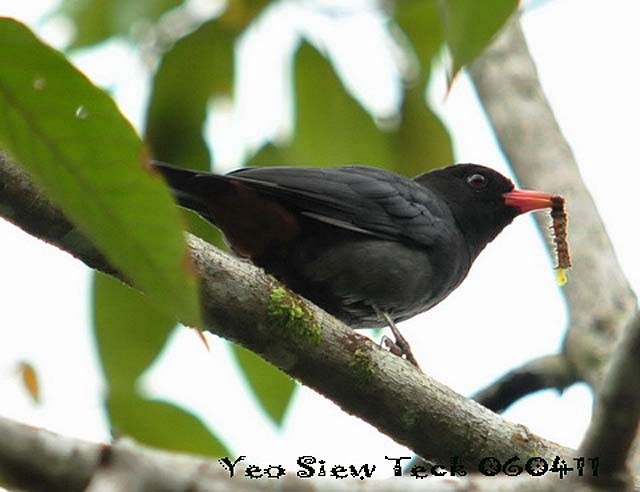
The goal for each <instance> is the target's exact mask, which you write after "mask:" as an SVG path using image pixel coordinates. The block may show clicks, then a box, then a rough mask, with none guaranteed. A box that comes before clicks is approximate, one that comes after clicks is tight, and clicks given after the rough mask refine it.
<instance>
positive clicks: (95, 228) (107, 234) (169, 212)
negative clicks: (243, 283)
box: [0, 18, 200, 326]
mask: <svg viewBox="0 0 640 492" xmlns="http://www.w3.org/2000/svg"><path fill="white" fill-rule="evenodd" d="M0 46H2V47H3V49H2V50H0V66H2V67H4V68H3V70H0V145H2V146H3V147H4V148H5V149H6V150H7V151H8V152H9V153H11V154H12V155H13V157H14V158H15V159H16V161H18V162H19V163H20V164H22V165H23V166H24V167H25V168H26V169H27V170H29V171H30V172H31V173H32V174H33V176H34V178H35V179H36V181H38V182H39V183H40V185H41V186H42V187H43V189H44V190H45V191H46V192H47V194H48V195H49V196H50V197H51V199H52V200H53V201H54V202H55V203H57V204H58V205H59V206H60V207H61V208H62V210H63V211H64V212H65V214H66V215H67V216H68V217H69V218H70V219H71V220H73V221H74V222H75V223H76V224H78V225H79V227H80V228H81V229H82V230H83V231H84V232H85V233H86V234H87V235H88V236H89V237H90V238H91V239H92V240H93V242H94V243H95V245H96V246H97V247H98V248H99V249H100V250H101V251H102V252H103V253H104V254H105V255H106V257H107V258H108V259H109V261H110V262H111V263H112V264H113V265H114V266H115V267H116V268H117V269H118V270H120V271H121V272H122V273H123V274H124V275H125V277H126V278H128V279H129V280H131V281H132V283H133V284H134V286H136V287H137V288H139V289H140V290H142V291H143V292H145V293H146V294H147V295H148V296H149V297H150V298H151V299H152V300H153V301H154V302H155V303H156V305H157V306H160V307H161V309H163V310H164V311H165V312H166V313H168V314H170V315H172V316H177V317H179V319H181V320H182V321H183V322H185V323H188V324H190V325H193V326H200V311H199V306H198V288H197V287H198V286H197V280H196V277H195V275H194V274H193V272H192V270H191V267H190V263H189V256H188V252H187V248H186V245H185V241H184V236H183V233H182V230H181V224H180V218H179V214H178V210H177V208H176V207H175V205H174V203H173V201H172V199H171V197H170V195H169V191H168V190H167V188H166V186H164V183H163V182H162V180H161V179H160V177H159V176H157V175H156V174H155V173H152V172H151V171H150V170H149V168H148V165H147V153H146V151H145V149H144V147H143V145H142V143H141V141H140V139H139V138H138V136H137V135H136V133H135V131H134V130H133V128H132V127H131V125H130V124H129V122H128V121H127V120H126V119H125V118H124V117H123V116H122V114H120V112H119V111H118V108H117V107H116V105H115V103H114V102H113V101H112V100H111V99H110V98H109V96H107V94H105V93H104V91H102V90H100V89H98V88H96V87H95V86H93V85H92V84H91V83H90V82H89V81H88V80H87V79H86V77H85V76H84V75H82V74H81V73H80V72H78V71H77V70H76V69H75V68H74V67H73V66H72V65H71V64H70V63H69V62H68V61H67V60H66V59H65V58H64V57H63V56H62V55H61V54H60V53H58V52H56V51H55V50H53V49H51V48H50V47H48V46H46V45H45V44H43V43H42V42H40V41H39V40H38V39H37V38H36V37H35V36H34V35H33V33H31V32H30V31H29V30H28V29H27V28H26V27H25V26H24V25H22V24H20V23H18V22H16V21H14V20H11V19H6V18H4V19H0Z"/></svg>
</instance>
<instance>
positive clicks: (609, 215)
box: [0, 0, 640, 469]
mask: <svg viewBox="0 0 640 492" xmlns="http://www.w3.org/2000/svg"><path fill="white" fill-rule="evenodd" d="M53 3H54V2H52V1H50V0H46V1H45V0H21V1H20V2H17V1H9V0H0V15H10V16H15V17H17V18H19V19H22V20H24V21H26V22H27V23H29V24H30V25H31V26H32V27H35V28H36V29H37V30H38V32H39V33H40V34H41V35H42V36H43V37H44V38H45V39H48V40H50V41H51V42H52V43H53V44H55V45H56V46H60V45H62V43H63V42H64V35H61V34H60V32H64V25H61V23H60V22H49V23H47V22H42V21H40V20H39V19H40V18H41V17H42V15H43V14H44V13H46V12H47V10H48V7H47V5H48V4H49V5H51V4H53ZM535 5H536V7H535V8H532V9H531V10H530V11H529V12H528V13H527V14H526V15H525V16H524V19H523V24H524V29H525V32H526V35H527V39H528V41H529V44H530V49H531V51H532V53H533V55H534V58H535V59H536V62H537V64H538V69H539V72H540V76H541V79H542V82H543V85H544V88H545V90H546V92H547V95H548V97H549V99H550V101H551V103H552V105H553V108H554V111H555V112H556V116H557V117H558V120H559V122H560V125H561V127H562V129H563V130H564V132H565V134H566V136H567V138H568V139H569V141H570V143H571V145H572V147H573V149H574V152H575V153H576V155H577V158H578V161H579V163H580V165H581V170H582V172H583V175H584V178H585V180H586V182H587V183H588V185H589V186H590V188H591V191H592V193H593V194H594V197H595V199H596V202H597V204H598V207H599V210H600V211H601V213H602V215H603V218H604V220H605V222H606V224H607V227H608V230H609V232H610V234H611V237H612V239H613V242H614V244H615V247H616V249H617V252H618V254H619V257H620V262H621V264H622V266H623V268H624V269H625V271H626V273H627V275H628V276H629V278H630V279H631V281H632V283H633V285H634V286H635V288H636V291H637V289H638V286H640V260H639V259H638V255H637V251H638V250H640V239H639V238H638V234H637V233H636V232H635V231H634V229H635V227H634V226H635V225H636V224H637V214H638V207H637V205H635V204H634V203H633V202H632V198H633V197H634V196H636V195H637V191H636V186H637V183H638V182H640V166H639V164H640V163H639V162H638V149H637V143H636V142H637V131H638V124H637V121H638V114H640V93H639V91H638V87H640V74H639V72H638V63H637V47H638V46H640V33H639V31H638V29H637V23H638V19H640V2H637V0H549V1H546V2H544V1H543V2H535ZM369 21H370V22H372V23H375V20H371V19H370V20H369ZM61 27H62V30H61ZM320 28H321V27H320ZM374 41H375V40H372V41H371V42H374ZM0 49H1V47H0ZM243 49H249V50H250V48H246V47H243ZM100 51H101V56H105V57H107V59H109V57H110V59H111V60H114V59H117V64H115V63H109V62H107V63H105V62H104V61H102V62H100V63H96V62H94V61H93V60H94V59H95V57H96V55H95V53H94V54H90V53H85V54H81V55H80V56H78V57H76V58H75V59H74V60H75V62H76V63H77V64H78V65H79V66H81V67H82V69H83V70H85V71H86V72H87V73H88V75H90V76H91V77H92V78H93V79H94V80H96V81H97V82H98V83H101V84H103V85H106V86H108V87H110V88H112V89H114V90H115V95H116V100H117V101H118V103H119V105H120V106H121V108H122V110H123V112H125V114H127V115H128V116H129V118H131V120H132V121H133V122H134V124H136V125H138V127H139V125H140V114H141V109H142V107H143V104H144V97H145V93H144V78H143V76H142V73H143V72H142V68H141V65H140V63H139V62H138V61H137V59H136V58H135V56H134V55H133V54H132V53H131V52H129V51H128V50H127V49H126V48H125V47H123V46H122V45H114V46H109V47H104V48H102V49H101V50H100ZM114 66H118V67H119V69H118V70H117V71H114V70H113V67H114ZM387 90H388V89H385V87H384V86H383V85H380V86H376V88H372V89H370V91H369V92H368V93H365V94H364V95H363V97H364V98H365V99H366V98H367V97H368V96H369V98H371V95H372V94H377V95H380V94H381V93H384V91H387ZM367 94H368V96H367ZM443 95H444V79H443V78H442V77H441V78H440V80H439V81H436V82H435V83H434V86H433V87H432V90H431V96H432V99H433V101H434V102H435V103H436V104H437V106H438V109H439V112H440V114H441V115H442V117H443V118H444V120H445V121H446V122H447V124H448V125H449V127H450V128H451V129H452V132H453V134H454V136H455V148H456V158H457V160H458V161H462V162H469V161H471V162H480V163H484V164H490V165H492V166H493V167H495V168H497V169H498V170H501V171H503V172H508V171H507V170H506V167H505V163H504V161H503V157H502V156H501V154H500V152H499V151H498V149H497V148H496V146H495V141H494V138H493V136H492V134H491V132H490V130H489V128H488V126H487V122H486V120H485V117H484V115H483V113H482V111H481V109H480V108H479V106H478V104H477V101H476V99H475V95H474V93H473V91H472V90H471V88H470V85H469V82H468V80H467V78H466V77H460V79H459V80H458V81H457V82H456V84H455V86H454V88H453V90H452V92H451V94H450V95H449V96H448V97H447V98H446V99H444V98H443ZM394 97H395V96H394V94H393V91H392V90H390V91H389V92H388V93H387V94H386V97H385V96H384V94H383V95H382V96H381V97H380V99H381V100H382V102H380V101H378V102H377V103H376V104H380V106H379V108H378V109H379V111H381V112H384V108H385V104H386V105H387V107H388V106H389V105H392V104H393V98H394ZM373 99H376V97H373ZM367 100H370V99H367ZM280 123H281V121H280ZM272 124H273V120H270V121H267V122H264V121H263V122H259V123H257V124H256V127H254V128H253V129H251V130H250V136H251V135H252V138H254V139H255V138H257V137H256V135H258V134H260V132H261V131H264V128H265V127H267V126H268V125H272ZM260 125H263V126H260ZM251 132H253V133H251ZM226 152H228V154H227V155H229V156H234V153H233V152H234V151H233V149H226ZM230 159H231V158H230ZM571 227H572V228H578V227H580V224H576V223H572V224H571ZM0 239H1V244H2V249H3V254H2V255H0V275H1V277H0V278H1V279H2V281H1V282H0V299H1V301H0V302H1V309H0V326H2V329H0V347H2V348H1V350H0V402H2V404H1V405H0V413H1V414H3V415H6V416H10V417H13V418H16V419H19V420H23V421H26V422H29V423H32V424H34V425H42V426H45V427H47V428H50V429H53V430H56V431H59V432H62V433H65V434H68V435H74V436H79V437H84V438H88V439H104V438H106V436H107V430H106V427H105V424H104V420H103V418H102V414H101V409H100V396H99V395H100V394H99V391H100V376H99V369H98V368H97V365H96V363H95V361H94V359H93V345H92V343H93V342H92V339H91V335H90V332H89V329H88V327H89V323H90V321H89V318H90V316H89V306H88V301H87V288H88V280H89V271H88V269H86V268H85V267H84V266H83V265H82V264H80V263H79V262H77V261H75V260H73V259H71V257H69V256H68V255H66V254H64V253H62V252H59V251H58V250H56V249H55V248H52V247H51V246H47V245H44V244H43V243H41V242H39V241H37V240H35V239H33V238H31V237H29V236H27V235H26V234H24V233H22V232H20V231H19V230H17V229H16V228H15V227H13V226H12V225H10V224H8V223H7V222H4V221H2V220H0ZM570 281H571V279H570ZM565 323H566V314H565V311H564V306H563V302H562V298H561V296H560V293H559V289H558V287H557V286H556V285H555V280H554V275H553V271H552V269H551V262H550V260H549V259H548V257H547V255H546V253H545V251H544V249H543V243H542V239H541V238H540V237H539V236H538V234H537V232H536V231H535V229H534V227H533V221H532V220H531V218H520V219H518V220H516V222H515V223H514V224H513V225H511V226H509V227H508V228H507V229H506V230H505V231H504V232H503V233H502V234H501V235H500V237H499V238H498V239H497V240H496V241H495V242H494V243H492V244H491V245H489V247H488V248H487V250H486V251H485V252H484V253H483V254H482V255H481V256H480V258H479V259H478V261H477V262H476V264H475V266H474V268H473V269H472V272H471V274H470V275H469V277H468V279H467V280H466V281H465V282H464V283H463V285H462V286H461V287H460V288H459V289H458V290H457V291H456V292H455V293H454V294H452V295H451V296H450V297H449V298H448V299H447V300H446V301H445V302H443V303H442V304H440V305H439V306H437V307H436V308H434V309H433V310H431V311H429V312H428V313H427V314H426V315H423V316H420V317H418V318H416V319H414V320H411V321H409V322H407V323H404V324H403V327H402V328H403V333H404V334H405V335H406V336H407V338H408V339H409V340H410V342H411V343H412V347H413V348H414V351H415V352H416V356H417V357H418V359H419V360H420V362H421V364H422V367H423V368H424V370H425V371H426V372H427V373H428V374H430V375H432V376H433V377H435V378H436V379H438V380H440V381H442V382H444V383H446V384H447V385H449V386H451V387H452V388H454V389H455V390H456V391H459V392H461V393H463V394H470V393H472V392H473V391H475V390H477V389H479V388H481V387H482V386H484V385H486V384H488V383H490V382H491V381H493V380H494V379H495V378H496V377H498V376H499V375H500V374H502V373H503V372H505V371H507V370H509V369H510V368H512V367H514V366H517V365H519V364H521V363H522V362H524V361H526V360H529V359H530V358H533V357H536V356H538V355H542V354H546V353H549V352H554V351H556V350H557V349H558V347H559V345H560V343H561V341H562V337H563V332H564V329H565ZM210 341H211V346H212V351H211V353H207V352H205V351H204V349H203V348H202V344H201V343H200V342H199V341H198V339H197V338H196V337H194V336H193V335H192V334H190V333H185V332H180V333H178V334H177V335H176V336H175V337H174V344H173V345H172V347H171V349H170V350H169V351H168V352H167V353H165V354H164V356H163V357H162V359H161V361H160V362H159V363H158V364H157V366H156V367H155V369H154V371H153V373H152V375H151V376H150V377H149V378H147V387H149V388H152V390H153V391H154V392H155V393H156V394H158V395H162V396H166V397H170V398H173V399H176V400H177V401H180V402H183V403H184V404H185V405H186V406H187V407H188V408H191V409H192V410H193V411H194V412H196V413H197V414H198V415H200V416H201V417H202V418H203V419H205V420H206V421H207V422H209V423H210V425H211V426H212V428H214V429H215V431H216V432H217V433H219V435H220V436H221V437H223V438H224V439H225V441H226V442H227V443H228V444H229V446H230V449H231V450H232V451H233V452H235V453H238V454H246V455H248V456H249V459H252V458H253V459H254V460H255V461H256V462H258V463H260V462H263V463H265V462H266V461H265V460H268V461H269V462H275V461H278V460H279V461H280V462H282V463H293V462H294V461H295V459H296V458H297V456H300V455H302V454H314V453H315V454H316V456H318V457H324V458H325V459H327V460H328V461H329V462H334V463H345V462H349V463H351V462H355V463H364V462H368V463H379V464H380V465H381V466H384V467H385V469H387V468H389V467H388V465H387V464H386V463H385V462H384V455H385V454H388V455H392V454H397V453H401V449H402V448H401V447H399V446H398V445H397V444H395V443H393V442H392V441H391V440H390V439H388V438H386V437H385V436H382V435H380V434H378V433H377V432H376V431H375V430H373V429H372V428H371V427H369V426H368V425H367V424H364V423H362V422H360V421H359V420H358V419H355V418H353V417H350V416H348V415H345V414H344V413H343V412H342V411H340V410H339V409H338V408H337V407H336V406H335V405H333V404H332V403H331V402H329V401H327V400H325V399H324V398H322V397H318V395H316V394H315V393H314V392H312V391H310V390H307V389H305V388H302V389H299V390H298V392H297V394H296V396H295V402H294V405H293V407H292V408H291V409H290V410H291V411H290V412H289V413H288V416H287V419H286V425H285V430H284V432H278V431H277V430H276V429H275V428H274V427H273V426H272V425H271V424H270V423H269V422H268V421H267V419H265V418H264V416H262V415H261V414H260V412H259V410H258V408H257V407H256V405H255V404H254V402H253V401H252V396H251V395H250V394H249V393H248V392H247V391H246V388H245V387H244V383H243V381H242V379H241V376H239V375H238V374H237V372H236V371H235V366H234V363H233V362H232V361H231V359H230V356H229V353H228V351H227V350H226V348H225V347H224V344H223V343H222V342H221V341H220V340H219V339H218V338H217V337H213V336H212V337H210ZM19 360H28V361H30V362H31V363H33V365H34V366H35V367H36V369H37V371H38V373H39V376H40V379H41V385H42V390H43V404H42V405H40V406H35V405H33V404H32V403H31V402H30V400H29V398H28V396H27V395H26V392H25V391H24V390H23V389H22V387H21V385H20V383H19V380H18V378H17V377H16V375H15V365H16V363H17V361H19ZM186 381H189V383H190V384H185V382H186ZM222 381H225V382H226V383H225V384H223V383H221V382H222ZM207 388H210V391H207V390H206V389H207ZM589 412H590V396H589V393H588V392H587V391H586V390H585V388H584V387H579V386H578V387H574V388H571V389H569V390H568V391H567V392H565V394H564V395H563V396H562V397H558V395H557V394H555V393H554V392H552V391H547V392H541V393H539V394H536V395H533V396H531V397H528V398H526V399H524V400H522V401H521V402H518V403H517V404H516V405H514V406H513V408H511V409H510V410H509V411H508V412H507V414H506V416H507V417H508V418H510V419H512V420H514V421H517V422H520V423H523V424H525V425H527V426H529V427H530V428H531V430H532V431H534V432H536V433H539V434H541V435H543V436H545V437H547V438H550V439H553V440H556V441H559V442H561V443H563V444H566V445H570V446H576V445H577V444H578V443H579V440H580V437H581V433H582V432H583V430H584V428H585V426H586V424H587V422H588V418H589ZM327 422H331V425H330V426H327V425H326V423H327ZM337 442H339V443H340V446H336V443H337ZM404 453H405V454H406V452H404Z"/></svg>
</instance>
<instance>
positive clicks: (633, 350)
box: [580, 313, 640, 483]
mask: <svg viewBox="0 0 640 492" xmlns="http://www.w3.org/2000/svg"><path fill="white" fill-rule="evenodd" d="M639 376H640V313H636V316H635V317H634V318H633V320H632V322H631V323H629V326H628V327H627V329H626V331H625V333H624V335H623V337H622V340H621V341H620V344H619V345H618V349H617V350H616V352H614V354H613V356H612V358H611V361H610V364H609V369H608V371H607V372H606V374H605V378H604V380H603V384H602V385H601V387H600V389H599V391H598V395H597V399H596V404H595V408H594V411H593V418H592V419H591V425H589V429H588V430H587V434H586V436H585V438H584V440H583V442H582V444H581V445H580V454H581V455H584V456H598V457H600V460H601V462H603V464H604V465H605V466H606V468H607V469H608V470H609V472H610V474H611V478H612V480H613V481H614V482H615V481H619V482H622V483H624V482H625V481H626V482H627V483H629V482H630V480H629V476H628V470H627V469H626V467H625V463H626V461H627V456H628V454H629V451H630V449H631V446H632V445H633V442H634V439H636V438H637V436H638V430H640V429H639V425H640V377H639Z"/></svg>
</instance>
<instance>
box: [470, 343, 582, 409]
mask: <svg viewBox="0 0 640 492" xmlns="http://www.w3.org/2000/svg"><path fill="white" fill-rule="evenodd" d="M575 382H576V381H575V378H574V373H573V371H572V370H571V367H570V365H569V364H568V363H567V359H566V357H565V356H564V355H562V354H553V355H545V356H543V357H539V358H537V359H534V360H531V361H529V362H527V363H526V364H523V365H522V366H520V367H518V368H516V369H513V370H511V371H509V372H508V373H507V374H505V375H504V376H502V377H501V378H500V379H498V380H497V381H495V382H494V383H492V384H491V385H490V386H488V387H487V388H484V389H482V390H480V391H479V392H478V393H476V394H475V395H473V396H472V399H473V400H475V401H477V402H478V403H480V404H481V405H483V406H485V407H487V408H488V409H490V410H493V411H494V412H498V413H499V412H502V411H504V410H505V409H506V408H508V407H509V405H511V404H512V403H514V402H516V401H518V400H519V399H520V398H522V397H523V396H526V395H528V394H530V393H535V392H536V391H540V390H543V389H548V388H555V389H557V390H558V391H562V390H563V389H564V388H567V387H568V386H570V385H571V384H573V383H575Z"/></svg>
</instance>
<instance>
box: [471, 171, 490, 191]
mask: <svg viewBox="0 0 640 492" xmlns="http://www.w3.org/2000/svg"><path fill="white" fill-rule="evenodd" d="M488 182H489V180H488V179H487V177H486V176H484V175H482V174H478V173H476V174H472V175H471V176H469V177H467V183H469V186H471V188H473V189H474V190H481V189H483V188H485V187H486V186H487V183H488Z"/></svg>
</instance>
